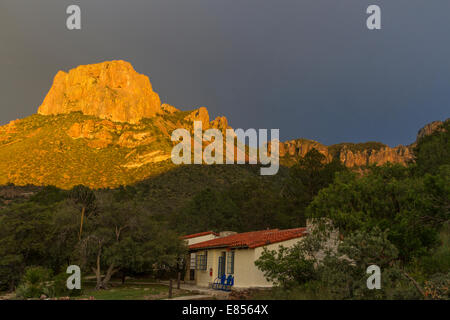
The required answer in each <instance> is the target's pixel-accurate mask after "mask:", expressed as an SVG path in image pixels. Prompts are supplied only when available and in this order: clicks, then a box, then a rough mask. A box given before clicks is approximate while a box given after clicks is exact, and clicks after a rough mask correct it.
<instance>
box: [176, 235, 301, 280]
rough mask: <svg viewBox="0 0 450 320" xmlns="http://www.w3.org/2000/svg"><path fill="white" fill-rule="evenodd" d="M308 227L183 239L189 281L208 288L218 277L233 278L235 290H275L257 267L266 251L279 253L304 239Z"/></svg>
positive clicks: (188, 236) (186, 237) (185, 237)
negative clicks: (186, 247)
mask: <svg viewBox="0 0 450 320" xmlns="http://www.w3.org/2000/svg"><path fill="white" fill-rule="evenodd" d="M306 234H307V231H306V228H295V229H287V230H279V229H272V230H261V231H253V232H244V233H235V232H230V231H226V232H221V233H219V234H218V233H214V232H212V231H209V232H202V233H197V234H192V235H187V236H184V237H183V238H184V239H185V240H186V241H187V244H188V246H189V254H190V259H188V260H189V261H188V263H187V268H188V270H189V271H188V272H189V277H188V278H187V280H188V281H191V282H193V283H195V284H196V285H198V286H203V287H208V286H210V285H211V284H212V283H213V282H214V280H215V279H216V278H217V277H220V276H221V275H223V274H225V275H226V276H228V275H233V276H234V287H235V288H256V287H259V288H261V287H272V286H273V283H271V282H269V281H267V280H266V278H265V277H264V274H263V272H262V271H261V270H259V269H258V268H257V267H256V266H255V261H256V260H258V258H259V257H260V256H261V254H262V252H263V249H264V248H267V249H269V250H278V248H279V247H280V246H284V247H290V246H293V245H294V244H296V243H297V242H298V241H301V240H302V237H304V236H305V235H306Z"/></svg>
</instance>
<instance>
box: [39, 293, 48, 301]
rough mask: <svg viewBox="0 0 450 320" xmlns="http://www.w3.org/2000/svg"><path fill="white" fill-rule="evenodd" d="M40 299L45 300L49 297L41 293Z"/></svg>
mask: <svg viewBox="0 0 450 320" xmlns="http://www.w3.org/2000/svg"><path fill="white" fill-rule="evenodd" d="M39 299H41V300H45V299H47V296H46V295H45V294H41V297H40V298H39Z"/></svg>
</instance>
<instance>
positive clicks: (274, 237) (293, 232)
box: [189, 228, 306, 250]
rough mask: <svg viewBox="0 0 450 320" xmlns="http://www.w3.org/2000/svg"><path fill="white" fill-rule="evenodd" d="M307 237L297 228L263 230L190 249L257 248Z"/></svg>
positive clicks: (303, 231)
mask: <svg viewBox="0 0 450 320" xmlns="http://www.w3.org/2000/svg"><path fill="white" fill-rule="evenodd" d="M304 235H306V228H295V229H286V230H278V229H272V230H261V231H252V232H244V233H238V234H233V235H230V236H227V237H222V238H216V239H212V240H208V241H203V242H199V243H196V244H193V245H190V246H189V249H191V250H196V249H207V248H242V247H244V248H257V247H262V246H265V245H268V244H271V243H276V242H281V241H286V240H290V239H294V238H300V237H303V236H304Z"/></svg>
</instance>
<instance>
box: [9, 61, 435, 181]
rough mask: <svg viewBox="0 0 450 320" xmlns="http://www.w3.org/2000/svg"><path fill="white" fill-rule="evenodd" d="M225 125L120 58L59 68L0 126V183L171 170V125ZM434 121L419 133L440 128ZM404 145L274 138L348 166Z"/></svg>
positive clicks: (140, 176) (400, 151)
mask: <svg viewBox="0 0 450 320" xmlns="http://www.w3.org/2000/svg"><path fill="white" fill-rule="evenodd" d="M194 121H201V122H202V124H203V129H204V130H206V129H208V128H217V129H220V130H222V131H224V130H225V129H227V128H230V127H229V124H228V120H227V118H226V117H223V116H222V117H217V118H215V119H214V120H211V119H210V117H209V113H208V110H207V108H205V107H200V108H197V109H194V110H191V111H182V110H179V109H177V108H176V107H174V106H171V105H169V104H167V103H162V104H161V101H160V99H159V96H158V94H157V93H156V92H154V91H153V89H152V85H151V83H150V80H149V78H148V77H146V76H144V75H140V74H138V73H137V72H136V71H135V70H134V69H133V67H132V66H131V64H129V63H128V62H125V61H121V60H117V61H107V62H103V63H100V64H94V65H85V66H79V67H77V68H75V69H72V70H70V71H69V72H63V71H61V72H58V74H57V75H56V76H55V80H54V82H53V85H52V87H51V88H50V90H49V92H48V94H47V96H46V98H45V99H44V102H43V103H42V105H41V106H40V107H39V109H38V113H37V114H34V115H31V116H29V117H26V118H24V119H19V120H15V121H11V122H10V123H8V124H7V125H4V126H0V184H7V183H14V184H16V185H27V184H33V185H55V186H57V187H61V188H71V187H72V186H74V185H77V184H84V185H87V186H89V187H91V188H108V187H118V186H120V185H129V184H133V183H136V182H138V181H142V180H144V179H147V178H149V177H151V176H155V175H158V174H161V173H163V172H166V171H168V170H171V169H173V168H175V167H176V166H175V165H174V164H173V163H172V162H171V161H170V154H171V149H172V148H173V146H174V144H175V143H177V142H172V141H171V139H170V138H171V133H172V131H173V130H175V129H177V128H181V127H183V128H186V129H188V130H192V129H193V122H194ZM439 123H442V122H433V123H431V124H429V125H427V126H425V127H424V128H423V129H421V130H420V131H419V134H418V138H419V137H422V136H424V135H427V134H430V132H433V131H434V130H438V128H439ZM413 145H414V144H412V145H410V146H398V147H395V148H390V147H388V146H386V145H384V144H382V143H379V142H368V143H364V144H352V143H342V144H336V145H332V146H325V145H323V144H321V143H319V142H316V141H313V140H307V139H295V140H290V141H286V142H282V143H280V161H281V164H282V165H286V166H290V165H292V164H293V163H294V162H295V161H297V159H298V158H299V157H302V156H304V155H305V154H306V153H307V152H308V151H309V150H311V149H312V148H315V149H317V150H318V151H319V152H321V153H323V154H324V155H325V156H326V159H327V160H328V161H331V160H332V159H333V158H335V157H338V158H339V159H340V160H341V161H342V162H343V163H344V164H345V165H346V166H348V167H359V166H365V165H370V164H375V163H376V164H383V163H386V162H388V161H389V162H394V163H401V164H406V163H407V162H408V161H412V160H413V151H412V147H413Z"/></svg>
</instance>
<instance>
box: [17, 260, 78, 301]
mask: <svg viewBox="0 0 450 320" xmlns="http://www.w3.org/2000/svg"><path fill="white" fill-rule="evenodd" d="M52 275H53V272H52V271H51V270H49V269H46V268H43V267H29V268H27V269H26V271H25V275H24V276H23V277H22V280H21V283H20V285H19V287H18V288H17V290H16V295H17V297H20V298H24V299H32V298H40V297H41V296H42V295H45V296H46V297H49V298H52V297H63V296H72V297H73V296H79V295H81V290H76V289H74V290H69V289H68V288H67V285H66V281H67V277H68V275H67V274H66V273H65V272H61V273H60V274H58V275H56V276H54V277H53V276H52Z"/></svg>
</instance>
